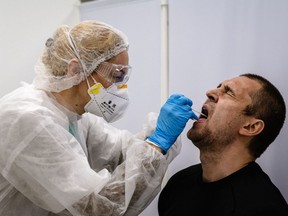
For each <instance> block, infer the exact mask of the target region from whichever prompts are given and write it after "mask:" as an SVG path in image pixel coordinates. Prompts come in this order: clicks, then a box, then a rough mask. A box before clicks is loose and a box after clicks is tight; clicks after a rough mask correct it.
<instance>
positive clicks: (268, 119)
mask: <svg viewBox="0 0 288 216" xmlns="http://www.w3.org/2000/svg"><path fill="white" fill-rule="evenodd" d="M240 76H244V77H247V78H249V79H252V80H256V81H257V82H258V83H260V85H261V86H262V88H260V89H259V90H258V91H256V92H255V93H253V94H252V95H250V96H251V98H252V103H251V104H250V105H248V106H247V107H246V108H245V110H244V114H245V115H248V116H254V117H255V118H258V119H261V120H263V121H264V123H265V126H264V129H263V131H262V132H261V133H260V134H258V135H257V136H255V137H254V138H253V139H252V140H251V142H250V145H249V149H250V152H251V154H252V155H253V156H254V157H255V158H258V157H260V156H261V154H262V153H263V152H264V151H265V150H266V149H267V147H268V146H269V145H270V144H271V143H272V142H273V141H274V140H275V138H276V137H277V136H278V134H279V132H280V130H281V128H282V127H283V124H284V121H285V115H286V107H285V101H284V99H283V97H282V95H281V93H280V92H279V90H278V89H277V88H276V87H275V86H274V85H273V84H272V83H271V82H269V81H268V80H267V79H265V78H264V77H262V76H260V75H256V74H249V73H248V74H242V75H240Z"/></svg>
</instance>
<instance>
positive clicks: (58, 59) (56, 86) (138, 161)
mask: <svg viewBox="0 0 288 216" xmlns="http://www.w3.org/2000/svg"><path fill="white" fill-rule="evenodd" d="M130 70H131V67H130V66H129V58H128V41H127V38H126V36H125V35H124V34H123V33H122V32H121V31H119V30H117V29H115V28H114V27H112V26H110V25H108V24H105V23H103V22H98V21H83V22H80V23H79V24H77V25H76V26H74V27H73V28H71V29H70V28H69V27H68V26H65V25H64V26H60V27H59V28H58V29H57V30H56V31H55V33H54V35H53V37H51V38H49V39H48V40H47V42H46V44H45V49H44V51H43V54H42V56H41V58H40V59H39V62H38V63H37V65H36V66H35V71H36V76H35V79H34V80H33V82H32V84H25V85H23V86H21V87H19V88H18V89H16V90H14V91H13V92H11V93H9V94H7V95H5V96H4V97H3V98H1V100H0V119H1V123H0V170H1V174H0V215H3V216H12V215H13V216H46V215H49V216H51V215H74V216H82V215H138V214H139V213H140V212H141V211H142V210H143V209H144V208H145V207H146V206H147V205H148V204H149V203H150V202H151V201H152V200H153V198H155V196H156V195H157V193H158V192H159V190H160V185H161V181H162V178H163V176H164V174H165V171H166V169H167V166H168V164H169V163H170V162H171V161H172V159H173V158H175V157H176V155H177V154H178V153H179V151H180V147H181V143H180V139H179V135H180V133H181V132H182V131H183V129H184V127H185V125H186V122H187V121H188V120H189V119H190V118H197V116H196V115H195V114H194V113H193V112H192V109H191V108H192V101H191V100H190V99H188V98H186V97H185V96H184V95H180V94H174V95H172V96H170V97H169V99H168V100H167V102H166V103H165V104H164V105H163V106H162V108H161V110H160V112H159V115H156V114H153V113H151V114H149V115H148V116H147V120H146V122H145V123H144V127H143V130H142V131H141V132H139V133H138V134H131V133H130V132H128V131H126V130H119V129H116V128H114V127H112V126H111V125H110V124H109V122H113V121H115V120H117V119H119V118H120V117H121V116H122V115H123V113H124V111H125V109H126V108H127V105H128V102H129V99H128V94H127V81H128V79H129V75H130ZM147 97H148V96H147Z"/></svg>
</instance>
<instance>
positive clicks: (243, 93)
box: [158, 74, 288, 216]
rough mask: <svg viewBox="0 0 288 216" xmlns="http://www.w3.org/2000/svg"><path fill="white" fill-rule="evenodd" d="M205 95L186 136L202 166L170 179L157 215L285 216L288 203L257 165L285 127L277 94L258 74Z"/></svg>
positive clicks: (233, 79)
mask: <svg viewBox="0 0 288 216" xmlns="http://www.w3.org/2000/svg"><path fill="white" fill-rule="evenodd" d="M206 96H207V100H206V101H205V103H204V105H203V107H202V111H201V113H202V114H201V115H200V116H199V119H198V120H197V121H195V122H194V124H193V126H192V128H191V129H190V130H189V131H188V133H187V137H188V138H189V139H190V140H191V141H192V142H193V144H194V145H195V146H196V147H197V148H198V149H199V150H200V161H201V163H200V164H197V165H192V166H190V167H188V168H185V169H183V170H181V171H179V172H178V173H176V174H175V175H174V176H172V177H171V178H170V180H169V181H168V183H167V185H166V186H165V187H164V189H163V190H162V192H161V194H160V197H159V203H158V210H159V215H160V216H164V215H165V216H167V215H170V216H171V215H181V216H184V215H189V216H191V215H198V216H199V215H221V216H223V215H235V216H236V215H239V216H244V215H245V216H250V215H251V216H252V215H254V216H258V215H277V216H279V215H283V216H284V215H286V216H287V215H288V205H287V202H286V201H285V199H284V197H283V196H282V194H281V192H280V191H279V190H278V188H277V187H276V186H275V185H274V184H273V183H272V181H271V180H270V178H269V177H268V175H267V174H266V173H265V172H264V171H263V170H262V169H261V168H260V166H259V165H258V164H257V163H256V159H257V158H259V157H260V156H261V155H262V153H263V152H264V151H265V150H266V149H267V147H268V146H269V145H270V144H271V143H272V142H273V141H274V140H275V138H276V137H277V136H278V134H279V132H280V130H281V128H282V126H283V124H284V121H285V115H286V108H285V102H284V99H283V97H282V96H281V93H280V92H279V91H278V90H277V88H276V87H275V86H274V85H273V84H271V83H270V82H269V81H268V80H267V79H265V78H263V77H261V76H259V75H256V74H242V75H240V76H238V77H235V78H232V79H229V80H226V81H224V82H222V83H221V84H220V85H219V86H218V87H217V88H215V89H213V90H209V91H207V93H206Z"/></svg>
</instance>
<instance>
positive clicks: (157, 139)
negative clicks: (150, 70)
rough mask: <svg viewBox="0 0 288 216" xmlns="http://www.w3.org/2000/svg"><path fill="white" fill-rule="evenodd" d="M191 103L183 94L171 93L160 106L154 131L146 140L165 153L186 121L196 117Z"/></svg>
mask: <svg viewBox="0 0 288 216" xmlns="http://www.w3.org/2000/svg"><path fill="white" fill-rule="evenodd" d="M192 104H193V103H192V101H191V100H190V99H189V98H187V97H185V96H184V95H181V94H173V95H171V96H170V97H169V98H168V100H167V101H166V103H165V104H164V105H163V106H162V108H161V110H160V114H159V116H158V119H157V125H156V129H155V132H154V133H153V134H152V135H151V136H149V137H148V141H150V142H152V143H154V144H156V145H157V146H159V147H160V148H161V149H162V150H163V151H164V152H165V153H166V152H167V151H168V150H169V148H170V147H171V146H172V145H173V143H174V142H175V141H176V139H177V137H178V136H179V135H180V134H181V133H182V131H183V129H184V127H185V126H186V123H187V121H188V120H189V119H198V117H197V116H196V115H195V113H194V112H193V111H192Z"/></svg>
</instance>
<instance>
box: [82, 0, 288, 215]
mask: <svg viewBox="0 0 288 216" xmlns="http://www.w3.org/2000/svg"><path fill="white" fill-rule="evenodd" d="M123 1H124V0H123ZM123 1H122V2H123ZM128 1H129V0H126V2H128ZM106 2H107V4H106V5H105V4H102V3H101V4H100V3H97V2H92V3H90V4H85V5H82V7H81V8H80V14H81V19H100V20H103V21H106V22H109V23H111V24H112V25H115V26H117V27H119V28H120V29H121V30H123V31H124V32H125V33H126V34H127V35H128V37H129V38H130V44H131V48H130V56H131V64H132V66H133V75H132V79H131V80H130V82H129V86H130V87H129V89H130V95H131V101H132V105H131V106H130V108H131V109H130V110H128V111H129V113H128V114H127V115H126V116H125V118H124V119H122V120H121V121H119V122H118V123H117V126H119V127H123V128H127V129H130V130H131V131H135V130H136V129H138V128H139V125H141V120H142V117H143V116H144V114H145V113H146V112H149V111H158V110H159V108H160V87H159V85H160V80H159V76H160V41H159V37H160V0H159V1H158V0H146V1H145V0H139V1H137V3H136V1H133V2H131V3H125V4H121V5H120V4H116V5H115V4H111V2H113V1H112V0H111V1H109V0H108V1H106ZM114 2H115V1H114ZM287 11H288V1H286V0H234V1H231V0H201V1H199V0H170V1H169V15H170V21H169V25H170V26H169V28H170V85H169V88H170V93H175V92H178V93H183V94H185V95H187V96H188V97H190V98H192V99H193V101H194V108H197V109H200V107H201V106H202V104H203V102H204V100H205V99H206V96H205V93H206V91H207V90H208V89H211V88H215V87H216V86H217V85H218V84H219V83H220V82H221V81H223V80H225V79H228V78H231V77H233V76H238V75H239V74H241V73H247V72H254V73H258V74H260V75H263V76H265V77H267V78H268V79H269V80H270V81H272V83H274V84H275V85H276V86H277V87H278V88H279V90H280V91H281V92H282V93H283V96H284V99H285V101H286V106H287V107H288V104H287V102H288V95H287V92H288V85H287V81H288V78H287V75H286V73H287V72H286V71H287V69H288V61H287V56H288V29H287V20H288V13H287ZM153 38H154V39H153ZM158 43H159V44H158ZM287 122H288V120H287V121H286V122H285V125H284V127H283V129H282V132H281V134H280V135H279V137H278V138H277V139H276V141H275V142H274V143H273V144H272V145H271V146H270V147H269V148H268V150H267V151H266V152H265V153H264V154H263V156H262V157H261V159H259V160H257V161H258V162H259V163H260V164H261V165H262V168H263V169H264V170H265V171H266V172H267V173H268V174H269V175H270V177H271V179H272V181H273V182H274V183H275V184H276V186H278V188H279V189H280V190H281V192H282V194H283V195H284V197H285V199H286V200H287V201H288V174H287V173H288V172H287V168H286V167H287V164H288V157H287V154H288V146H287V140H288V135H287V133H285V132H287V129H288V123H287ZM191 125H192V121H191V122H188V125H187V127H186V128H185V130H184V132H183V134H182V138H183V141H184V143H183V148H182V152H181V154H180V156H178V157H177V158H176V159H175V160H174V161H173V162H172V164H171V165H170V167H169V170H168V175H169V176H171V175H172V174H174V173H175V172H177V171H179V170H180V169H183V168H184V167H187V166H190V165H192V164H195V163H198V162H199V151H198V149H196V148H195V147H194V146H193V144H192V143H191V142H190V141H189V140H188V139H187V138H186V132H187V130H188V129H189V128H190V127H191ZM157 199H158V198H156V199H155V200H154V201H153V202H152V203H151V205H150V206H149V207H148V208H147V209H146V210H145V211H144V212H143V213H142V214H141V216H146V215H147V216H151V215H153V216H154V215H158V213H157V201H158V200H157Z"/></svg>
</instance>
